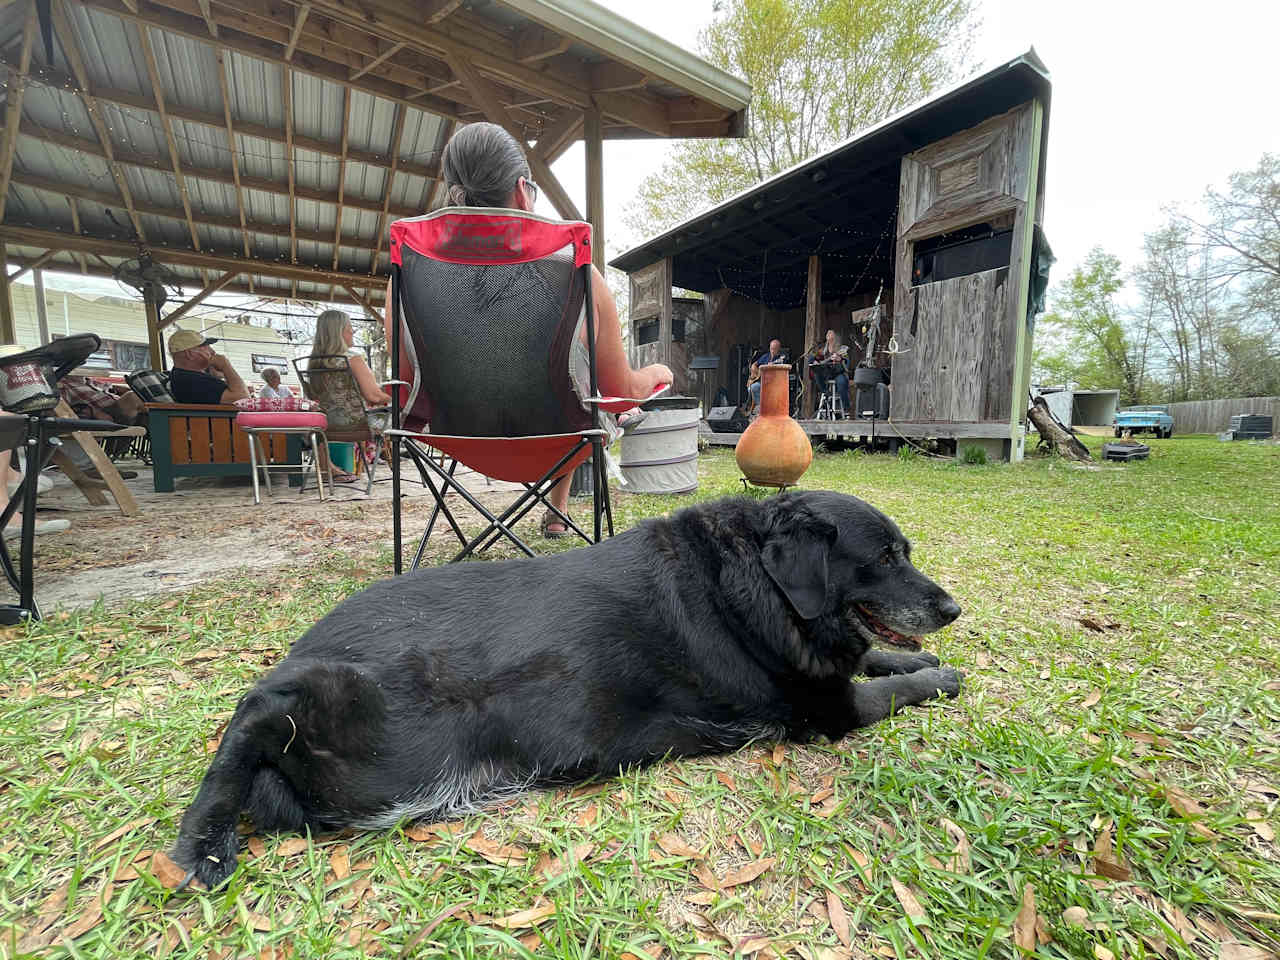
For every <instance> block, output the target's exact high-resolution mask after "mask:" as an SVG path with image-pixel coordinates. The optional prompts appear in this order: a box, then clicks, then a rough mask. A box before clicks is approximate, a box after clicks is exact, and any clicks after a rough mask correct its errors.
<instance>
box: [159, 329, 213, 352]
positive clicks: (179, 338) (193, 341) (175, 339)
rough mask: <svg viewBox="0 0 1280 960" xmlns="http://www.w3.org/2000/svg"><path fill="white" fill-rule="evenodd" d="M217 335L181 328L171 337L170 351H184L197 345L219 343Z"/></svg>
mask: <svg viewBox="0 0 1280 960" xmlns="http://www.w3.org/2000/svg"><path fill="white" fill-rule="evenodd" d="M217 342H218V338H217V337H206V336H205V335H204V334H202V333H197V332H196V331H194V330H179V331H178V332H177V333H175V334H174V335H173V336H172V337H170V338H169V352H170V353H182V351H184V350H194V349H195V348H196V347H203V346H204V345H205V344H209V343H217Z"/></svg>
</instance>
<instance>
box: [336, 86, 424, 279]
mask: <svg viewBox="0 0 1280 960" xmlns="http://www.w3.org/2000/svg"><path fill="white" fill-rule="evenodd" d="M350 132H351V88H350V87H346V88H345V89H344V90H343V91H342V157H341V159H340V160H339V161H338V207H337V210H336V211H335V212H334V217H333V221H334V222H333V269H335V270H337V269H338V255H339V254H340V253H341V252H342V198H343V195H344V194H345V193H346V190H347V136H348V134H350ZM427 182H428V183H430V182H431V181H427ZM329 298H330V299H333V287H330V288H329Z"/></svg>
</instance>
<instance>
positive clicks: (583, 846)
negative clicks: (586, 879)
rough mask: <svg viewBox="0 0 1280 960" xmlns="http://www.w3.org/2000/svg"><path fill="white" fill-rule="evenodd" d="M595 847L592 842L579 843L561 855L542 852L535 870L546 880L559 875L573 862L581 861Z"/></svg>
mask: <svg viewBox="0 0 1280 960" xmlns="http://www.w3.org/2000/svg"><path fill="white" fill-rule="evenodd" d="M594 849H595V844H594V843H590V842H588V843H580V844H578V845H577V846H576V847H574V848H573V849H571V850H570V851H569V852H568V853H566V854H565V855H564V856H561V857H551V856H550V855H548V854H543V855H542V856H541V857H539V858H538V865H537V867H536V868H535V869H536V871H537V872H538V873H540V874H542V876H543V877H545V878H546V879H548V880H551V879H553V878H555V877H558V876H560V874H562V873H564V872H565V871H566V870H568V869H569V868H570V867H572V866H573V865H574V864H578V863H582V861H584V860H586V859H587V857H589V856H591V851H592V850H594Z"/></svg>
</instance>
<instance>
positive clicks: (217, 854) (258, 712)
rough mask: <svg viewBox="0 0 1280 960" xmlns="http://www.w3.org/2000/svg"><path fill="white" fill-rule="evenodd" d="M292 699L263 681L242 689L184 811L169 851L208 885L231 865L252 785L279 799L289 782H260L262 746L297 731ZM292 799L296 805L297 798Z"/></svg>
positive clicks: (276, 746) (274, 745)
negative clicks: (292, 719) (192, 799)
mask: <svg viewBox="0 0 1280 960" xmlns="http://www.w3.org/2000/svg"><path fill="white" fill-rule="evenodd" d="M294 699H295V698H294V696H293V695H292V694H288V693H282V692H276V691H272V690H271V689H270V688H269V687H265V688H264V687H261V686H260V687H258V688H255V689H254V690H252V691H250V692H249V693H248V694H246V695H245V697H244V699H242V700H241V701H240V704H239V706H238V707H237V708H236V712H235V715H234V716H233V717H232V718H231V721H230V723H228V724H227V729H226V732H225V733H224V734H223V736H222V743H221V744H220V745H219V747H218V752H217V753H216V754H214V758H213V763H212V764H211V765H210V767H209V771H208V772H207V773H206V774H205V776H204V780H203V781H202V782H201V784H200V791H199V793H197V794H196V799H195V802H194V803H192V804H191V806H190V807H189V808H188V809H187V812H186V813H185V814H184V815H183V817H182V826H181V828H180V829H179V831H178V841H177V843H176V844H175V845H174V848H173V850H172V852H171V853H170V856H171V857H172V858H173V860H174V862H175V863H177V864H178V865H179V866H181V867H185V868H186V869H187V870H188V871H190V872H191V873H192V874H194V875H195V877H196V878H198V879H199V880H201V881H202V882H204V883H205V884H207V885H208V886H209V888H210V889H212V888H213V887H215V886H217V885H218V884H220V883H222V882H223V881H224V880H226V879H227V878H228V877H230V876H231V874H232V873H233V872H234V871H235V868H236V851H237V838H236V824H237V823H238V822H239V820H240V812H241V811H242V810H244V809H246V806H247V804H248V801H249V798H250V795H251V794H252V793H253V792H254V790H255V788H256V789H258V790H259V791H261V792H264V793H265V794H268V795H270V796H271V797H272V798H273V799H281V800H283V798H282V797H280V794H279V787H280V786H285V787H287V784H283V783H282V784H275V783H265V782H264V783H262V784H261V785H259V780H260V779H261V775H262V774H263V773H264V772H266V771H265V770H264V767H263V760H264V754H265V752H266V751H268V750H271V751H274V753H279V752H280V750H281V747H282V746H284V745H285V744H286V743H287V742H288V741H289V739H290V737H291V736H292V735H293V734H294V732H295V731H296V727H293V726H292V725H291V723H290V720H289V709H290V706H291V704H292V702H293V700H294ZM272 772H274V771H272ZM277 776H278V774H277ZM281 779H283V778H281ZM292 803H293V805H294V806H296V805H297V804H296V800H295V801H292ZM280 807H281V813H282V814H285V817H286V818H288V814H289V813H291V812H292V811H290V809H289V808H288V805H287V804H284V803H281V804H280Z"/></svg>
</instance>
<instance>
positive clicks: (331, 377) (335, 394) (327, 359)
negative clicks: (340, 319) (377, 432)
mask: <svg viewBox="0 0 1280 960" xmlns="http://www.w3.org/2000/svg"><path fill="white" fill-rule="evenodd" d="M303 363H305V364H306V365H305V366H303ZM293 368H294V370H296V371H297V373H298V379H299V380H301V381H302V392H303V393H304V394H305V395H306V397H307V399H308V400H314V401H315V402H316V403H317V404H319V405H320V409H321V410H323V411H324V415H325V419H326V420H327V421H328V422H329V427H328V432H329V433H330V434H332V435H334V436H336V435H338V434H339V433H363V432H366V431H368V429H369V418H368V416H367V415H366V413H365V408H364V401H363V399H362V397H361V394H360V385H359V384H358V383H356V378H355V374H353V373H352V372H351V367H350V364H349V361H348V360H347V358H346V357H344V356H340V355H337V356H320V357H309V358H308V359H307V360H305V361H297V360H295V361H294V364H293Z"/></svg>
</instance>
